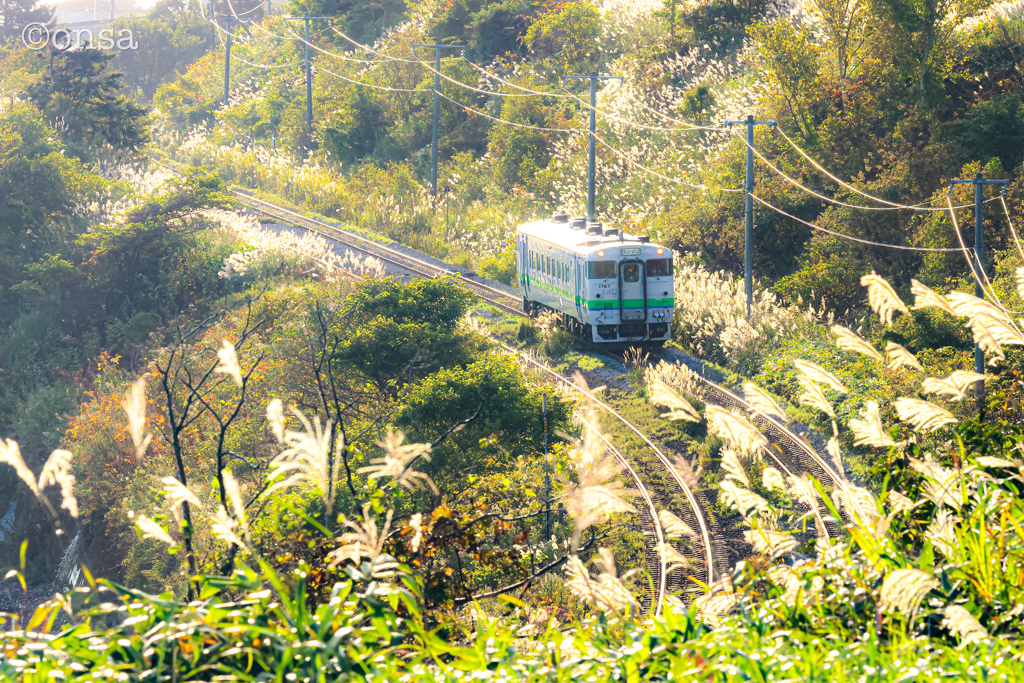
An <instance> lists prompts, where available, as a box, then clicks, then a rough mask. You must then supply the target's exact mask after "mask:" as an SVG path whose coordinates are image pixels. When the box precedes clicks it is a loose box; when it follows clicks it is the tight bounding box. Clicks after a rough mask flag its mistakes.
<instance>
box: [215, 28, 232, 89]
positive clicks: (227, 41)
mask: <svg viewBox="0 0 1024 683" xmlns="http://www.w3.org/2000/svg"><path fill="white" fill-rule="evenodd" d="M224 18H225V19H227V20H228V21H227V24H228V27H227V29H226V31H225V32H226V33H227V35H226V36H224V106H225V107H226V106H228V100H229V99H230V98H231V19H232V17H231V15H230V14H229V15H227V16H226V17H224ZM214 20H215V21H216V19H214Z"/></svg>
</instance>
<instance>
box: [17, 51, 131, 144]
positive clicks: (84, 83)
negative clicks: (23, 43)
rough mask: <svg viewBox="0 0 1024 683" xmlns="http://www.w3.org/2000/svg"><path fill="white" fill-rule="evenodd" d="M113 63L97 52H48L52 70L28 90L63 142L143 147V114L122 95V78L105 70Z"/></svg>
mask: <svg viewBox="0 0 1024 683" xmlns="http://www.w3.org/2000/svg"><path fill="white" fill-rule="evenodd" d="M113 58H114V54H113V53H110V52H102V51H100V50H66V51H60V50H52V51H51V54H50V68H49V69H48V70H46V71H45V72H44V75H43V78H42V79H41V80H40V81H39V82H37V83H33V84H32V85H30V86H29V87H28V89H27V90H26V92H25V94H26V95H27V96H28V98H29V99H31V100H32V102H33V103H35V105H36V106H37V107H39V109H40V110H42V111H43V113H44V114H45V115H46V117H47V119H49V121H50V123H51V125H53V126H54V127H55V128H56V129H57V130H58V132H59V133H60V134H61V137H62V138H63V139H64V140H65V141H67V142H70V143H72V144H78V145H82V146H88V145H95V144H102V143H104V142H105V143H108V144H110V145H112V146H114V147H117V148H120V149H129V150H137V149H139V148H140V147H142V145H143V144H145V142H146V139H147V134H146V130H145V121H144V117H145V114H146V110H145V109H144V108H143V107H140V106H139V105H137V104H135V103H134V102H132V101H131V100H130V99H128V97H127V96H125V95H124V94H123V92H122V90H123V86H122V82H121V76H122V74H121V73H120V72H117V71H112V70H110V69H108V68H107V66H108V63H109V62H110V60H111V59H113Z"/></svg>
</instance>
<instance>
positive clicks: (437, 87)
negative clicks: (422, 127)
mask: <svg viewBox="0 0 1024 683" xmlns="http://www.w3.org/2000/svg"><path fill="white" fill-rule="evenodd" d="M418 47H426V48H430V49H432V50H433V51H434V119H433V128H432V131H433V132H432V134H431V137H430V200H431V202H432V203H433V205H434V209H435V210H437V129H438V124H439V120H440V116H441V98H440V96H439V95H440V92H441V50H462V51H463V56H465V49H466V46H465V45H427V44H426V43H413V44H412V49H413V50H415V49H416V48H418Z"/></svg>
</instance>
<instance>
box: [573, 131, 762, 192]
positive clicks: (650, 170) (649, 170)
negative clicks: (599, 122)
mask: <svg viewBox="0 0 1024 683" xmlns="http://www.w3.org/2000/svg"><path fill="white" fill-rule="evenodd" d="M591 135H593V136H594V139H595V140H597V141H598V142H600V143H601V144H602V145H604V146H605V147H607V148H608V149H609V150H610V151H611V152H612V153H613V154H615V155H616V156H618V157H619V158H621V159H622V160H624V161H625V162H626V163H627V164H630V165H631V166H635V167H637V168H639V169H640V170H642V171H644V172H645V173H648V174H650V175H652V176H655V177H657V178H661V179H662V180H665V181H668V182H670V183H675V184H677V185H685V186H687V187H692V188H694V189H697V190H704V191H706V192H743V190H740V189H737V188H735V187H714V186H708V185H703V184H696V183H691V182H688V181H685V180H680V179H679V178H673V177H671V176H667V175H665V174H663V173H659V172H658V171H655V170H654V169H653V168H648V167H647V166H644V165H643V164H641V163H640V162H638V161H634V160H633V159H632V158H630V156H629V155H628V154H626V153H625V152H623V151H621V150H619V149H616V148H615V147H612V146H611V145H610V144H608V142H606V141H605V140H604V138H602V137H601V136H600V135H598V134H597V133H591Z"/></svg>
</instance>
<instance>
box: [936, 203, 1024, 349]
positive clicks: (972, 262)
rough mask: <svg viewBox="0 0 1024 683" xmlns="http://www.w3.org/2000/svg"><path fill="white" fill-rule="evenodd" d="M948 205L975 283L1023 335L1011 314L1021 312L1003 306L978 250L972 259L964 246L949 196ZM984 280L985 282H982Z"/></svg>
mask: <svg viewBox="0 0 1024 683" xmlns="http://www.w3.org/2000/svg"><path fill="white" fill-rule="evenodd" d="M946 204H947V206H948V207H949V216H950V218H952V219H953V231H954V232H955V233H956V240H957V242H959V243H960V251H961V252H962V253H963V255H964V258H965V259H967V265H968V267H970V269H971V275H973V276H974V281H975V282H977V283H978V286H979V287H981V291H982V294H983V295H984V294H988V295H989V296H990V297H992V298H993V299H995V302H996V306H998V307H999V309H1000V310H1001V311H1002V312H1003V313H1004V314H1005V315H1006V319H1007V320H1008V321H1009V323H1010V326H1011V327H1013V329H1014V330H1016V331H1017V334H1021V331H1020V328H1018V327H1017V324H1016V323H1015V322H1014V321H1013V316H1011V315H1010V314H1011V313H1012V314H1013V315H1020V312H1019V311H1010V310H1008V309H1007V308H1006V306H1003V302H1002V301H1001V300H1000V299H999V294H997V293H996V290H995V288H994V287H993V286H992V281H991V280H989V279H988V274H987V273H986V272H985V267H984V266H983V265H982V264H981V259H980V258H978V252H977V250H974V249H972V250H971V253H973V254H974V258H971V256H970V253H968V251H967V245H966V244H964V238H963V235H961V234H960V225H959V224H958V223H957V221H956V213H954V212H953V202H952V201H951V200H950V198H949V195H946ZM975 266H977V270H978V271H981V276H980V277H979V276H978V273H977V271H975ZM983 278H984V281H982V279H983ZM1022 336H1024V335H1022Z"/></svg>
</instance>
